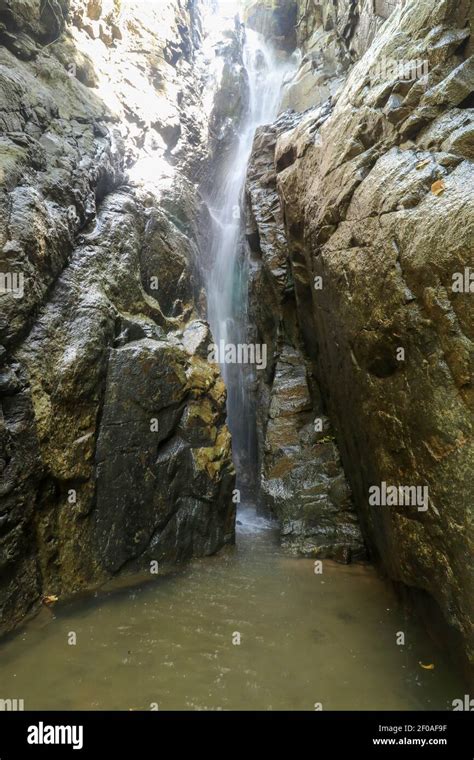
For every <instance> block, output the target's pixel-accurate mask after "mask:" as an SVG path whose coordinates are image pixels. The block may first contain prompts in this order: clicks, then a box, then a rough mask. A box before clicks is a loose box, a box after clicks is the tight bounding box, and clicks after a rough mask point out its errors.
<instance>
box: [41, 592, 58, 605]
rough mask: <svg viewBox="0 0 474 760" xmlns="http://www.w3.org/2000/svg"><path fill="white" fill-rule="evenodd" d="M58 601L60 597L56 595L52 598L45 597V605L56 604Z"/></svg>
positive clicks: (52, 595)
mask: <svg viewBox="0 0 474 760" xmlns="http://www.w3.org/2000/svg"><path fill="white" fill-rule="evenodd" d="M57 601H58V597H57V596H55V595H54V594H51V595H50V596H43V604H54V602H57Z"/></svg>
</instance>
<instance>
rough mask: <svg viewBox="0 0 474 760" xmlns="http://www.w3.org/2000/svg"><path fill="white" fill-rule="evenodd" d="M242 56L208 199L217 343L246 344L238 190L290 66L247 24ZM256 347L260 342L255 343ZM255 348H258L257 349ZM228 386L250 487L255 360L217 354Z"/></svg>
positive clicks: (237, 457)
mask: <svg viewBox="0 0 474 760" xmlns="http://www.w3.org/2000/svg"><path fill="white" fill-rule="evenodd" d="M243 61H244V66H245V69H246V72H247V78H248V88H249V96H248V108H247V112H246V115H245V117H244V119H243V123H242V124H241V125H240V129H239V134H238V136H237V139H236V141H235V145H234V146H233V148H232V150H231V152H230V155H229V158H228V161H227V163H226V167H225V171H223V172H221V174H220V179H219V181H218V182H217V183H216V186H215V187H214V189H213V193H212V197H211V198H210V199H209V200H210V202H209V210H210V213H211V219H212V231H211V241H212V242H211V259H210V260H211V262H212V263H211V268H210V272H209V275H208V281H207V299H208V316H209V322H210V325H211V329H212V332H213V335H214V340H215V342H216V345H217V346H223V345H225V346H230V347H232V346H234V347H238V346H239V345H240V346H247V345H249V330H248V318H247V300H248V298H247V285H248V280H247V268H248V266H247V265H248V262H247V256H246V255H245V238H244V218H243V203H242V201H243V194H244V187H245V177H246V172H247V165H248V161H249V158H250V154H251V151H252V143H253V138H254V134H255V130H256V129H257V127H258V126H260V125H261V124H268V123H271V122H272V121H274V119H275V118H276V116H277V113H278V107H279V104H280V100H281V92H282V86H283V83H284V80H285V78H286V77H287V75H288V74H289V72H290V70H291V69H292V67H293V62H292V60H291V59H286V60H282V59H281V58H279V57H278V55H277V53H276V52H275V51H274V50H273V49H272V48H271V47H270V45H268V44H267V43H266V42H265V40H264V39H263V38H262V37H261V36H260V35H258V34H257V33H256V32H254V31H252V30H250V29H247V30H246V32H245V43H244V50H243ZM258 348H260V347H258ZM258 348H257V351H258ZM218 359H219V363H220V365H221V371H222V374H223V377H224V381H225V383H226V387H227V412H228V424H229V427H230V430H231V433H232V441H233V452H234V462H235V465H236V469H237V478H238V485H239V488H241V489H244V491H248V490H249V489H251V488H252V485H253V483H254V478H255V474H256V448H255V415H254V410H253V408H252V404H253V402H252V397H253V394H252V393H251V392H250V391H251V386H252V383H253V382H254V381H255V372H256V371H257V370H256V368H255V364H252V363H249V364H244V363H227V362H226V361H224V357H223V356H222V354H219V356H218Z"/></svg>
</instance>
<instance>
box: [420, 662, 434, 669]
mask: <svg viewBox="0 0 474 760" xmlns="http://www.w3.org/2000/svg"><path fill="white" fill-rule="evenodd" d="M418 664H419V665H420V667H422V668H423V670H434V669H435V666H434V664H433V663H432V662H430V664H429V665H423V663H422V662H418Z"/></svg>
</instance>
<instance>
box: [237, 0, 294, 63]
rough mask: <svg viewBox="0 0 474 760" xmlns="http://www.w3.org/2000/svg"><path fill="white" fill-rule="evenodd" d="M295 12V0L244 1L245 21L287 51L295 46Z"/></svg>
mask: <svg viewBox="0 0 474 760" xmlns="http://www.w3.org/2000/svg"><path fill="white" fill-rule="evenodd" d="M296 14H297V2H296V0H245V1H244V20H245V23H246V24H248V26H249V27H250V28H251V29H255V31H257V32H260V34H263V35H264V36H265V37H266V38H267V39H271V40H272V42H273V43H274V44H275V46H276V47H277V48H280V49H282V50H285V51H287V52H291V51H292V50H294V49H295V47H296V31H295V24H296Z"/></svg>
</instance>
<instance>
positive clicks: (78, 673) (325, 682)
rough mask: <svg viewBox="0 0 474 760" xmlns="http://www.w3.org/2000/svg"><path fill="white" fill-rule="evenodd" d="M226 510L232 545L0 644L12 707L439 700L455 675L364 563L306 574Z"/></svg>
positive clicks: (258, 529)
mask: <svg viewBox="0 0 474 760" xmlns="http://www.w3.org/2000/svg"><path fill="white" fill-rule="evenodd" d="M239 521H240V522H241V523H242V524H241V525H240V526H239V531H238V538H237V546H236V547H235V549H232V550H230V551H226V552H223V553H221V554H219V555H217V556H215V557H209V558H205V559H199V560H195V561H193V562H192V563H190V564H189V565H188V566H187V567H186V568H184V569H183V570H182V571H180V572H179V573H176V574H174V575H173V576H168V577H164V578H161V579H160V578H158V579H157V581H156V582H153V583H147V584H144V585H143V586H141V587H139V588H134V589H133V590H130V589H127V590H124V591H118V592H117V591H116V592H114V593H113V594H100V595H96V596H95V597H93V598H90V599H88V600H87V601H85V602H84V601H81V602H75V603H74V604H70V605H68V606H64V607H61V606H59V607H56V608H55V610H54V613H48V615H49V616H50V617H49V618H48V619H46V618H45V616H44V615H43V616H41V617H40V618H37V619H36V620H35V621H33V622H32V623H30V624H28V625H27V626H26V627H25V628H24V629H23V630H22V631H21V633H19V634H18V635H17V636H15V637H14V638H12V639H10V640H7V641H5V642H3V644H2V645H1V646H0V697H1V698H3V699H6V698H17V699H24V703H25V704H24V706H25V709H66V710H67V709H122V710H128V709H133V710H143V709H150V708H151V706H152V705H153V706H154V707H155V708H156V706H158V708H159V709H160V710H170V709H176V710H196V709H201V710H216V709H222V710H229V709H238V710H272V709H273V710H282V709H285V710H314V709H315V703H321V704H322V708H323V709H325V710H329V709H343V710H349V709H362V710H365V709H377V710H389V709H394V710H406V709H420V710H422V709H452V708H451V703H452V700H453V699H455V698H457V697H459V696H460V695H461V696H462V694H464V690H463V685H462V684H461V683H460V682H459V681H458V679H457V677H456V675H455V674H454V673H453V672H452V670H451V669H450V666H449V665H448V664H447V662H446V660H444V659H443V657H442V656H441V654H440V652H439V651H438V650H436V649H435V647H434V645H433V643H432V642H431V641H430V640H429V639H428V638H427V637H426V636H425V635H424V633H423V631H422V630H421V629H420V628H419V627H418V625H417V624H416V621H413V620H411V621H407V620H406V619H404V615H403V613H402V611H401V610H400V608H399V607H398V605H397V603H396V601H395V599H394V597H393V595H392V592H391V591H390V590H389V589H388V588H387V586H386V585H385V583H384V582H383V581H382V580H380V579H379V578H378V577H377V575H376V573H375V571H374V570H373V569H372V568H370V567H365V566H360V565H359V566H357V565H349V566H343V565H337V564H335V563H332V562H326V561H325V562H324V563H323V572H322V574H321V575H317V574H315V572H314V563H313V562H312V561H311V560H303V559H293V558H291V557H288V556H286V555H284V554H283V553H282V551H281V549H280V548H279V546H278V541H277V535H276V531H275V530H274V529H273V528H272V527H271V526H270V525H269V523H267V522H266V521H265V520H263V519H261V518H256V517H255V516H254V515H253V513H252V512H251V511H250V510H247V511H244V512H242V513H241V515H240V517H239ZM45 614H46V612H45ZM400 631H402V632H405V636H406V645H405V646H399V645H397V643H396V638H397V632H400ZM71 632H74V633H75V634H76V637H77V643H76V645H75V646H74V645H70V644H69V643H68V638H69V639H70V640H71V639H72V637H70V635H69V634H70V633H71ZM236 633H239V634H240V644H235V643H233V642H235V641H237V639H238V637H237V636H236V635H235V634H236ZM420 662H421V663H423V664H424V665H428V664H434V666H435V667H434V669H432V670H425V669H423V668H422V667H421V665H420Z"/></svg>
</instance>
